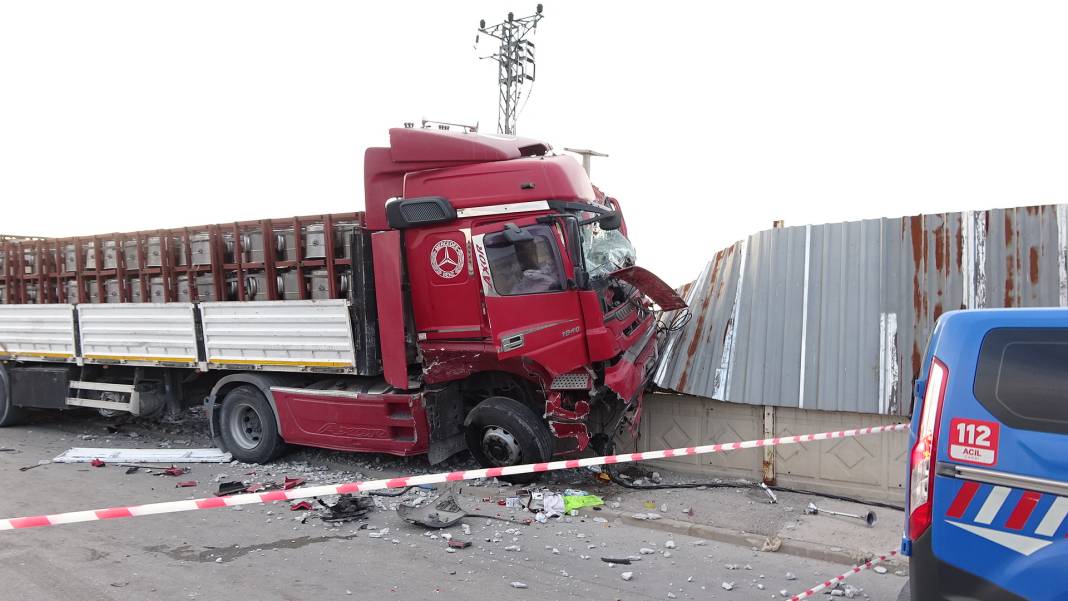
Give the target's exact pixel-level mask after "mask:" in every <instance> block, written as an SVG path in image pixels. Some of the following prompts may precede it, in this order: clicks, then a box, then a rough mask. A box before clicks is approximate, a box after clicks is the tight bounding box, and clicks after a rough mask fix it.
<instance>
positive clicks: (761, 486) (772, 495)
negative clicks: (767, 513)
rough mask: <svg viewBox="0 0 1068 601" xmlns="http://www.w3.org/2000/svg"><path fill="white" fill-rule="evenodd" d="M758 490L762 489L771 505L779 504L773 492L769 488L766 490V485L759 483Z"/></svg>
mask: <svg viewBox="0 0 1068 601" xmlns="http://www.w3.org/2000/svg"><path fill="white" fill-rule="evenodd" d="M760 488H761V489H763V490H764V492H765V493H767V495H768V497H770V498H771V502H772V503H778V502H779V497H776V496H775V491H773V490H771V489H770V488H768V485H767V484H764V483H763V482H761V483H760Z"/></svg>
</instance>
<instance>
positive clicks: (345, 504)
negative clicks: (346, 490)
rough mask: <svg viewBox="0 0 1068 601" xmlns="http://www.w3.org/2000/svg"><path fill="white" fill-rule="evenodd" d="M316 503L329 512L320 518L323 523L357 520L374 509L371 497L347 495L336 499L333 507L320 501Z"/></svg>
mask: <svg viewBox="0 0 1068 601" xmlns="http://www.w3.org/2000/svg"><path fill="white" fill-rule="evenodd" d="M316 501H318V503H319V504H320V505H322V506H323V507H325V508H326V509H327V510H328V511H329V512H330V514H329V515H324V516H320V519H321V520H323V521H324V522H347V521H350V520H358V519H360V518H362V517H363V516H365V515H367V513H368V512H370V511H371V510H372V509H374V508H375V502H374V499H372V498H371V497H354V496H352V495H347V494H346V495H341V496H340V497H338V500H337V503H334V504H333V505H327V504H326V503H324V502H323V500H322V499H316Z"/></svg>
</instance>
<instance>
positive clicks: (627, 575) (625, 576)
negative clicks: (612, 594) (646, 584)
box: [619, 572, 634, 581]
mask: <svg viewBox="0 0 1068 601" xmlns="http://www.w3.org/2000/svg"><path fill="white" fill-rule="evenodd" d="M619 577H620V578H622V579H623V580H627V581H630V580H631V579H632V578H634V572H623V573H622V574H620V575H619Z"/></svg>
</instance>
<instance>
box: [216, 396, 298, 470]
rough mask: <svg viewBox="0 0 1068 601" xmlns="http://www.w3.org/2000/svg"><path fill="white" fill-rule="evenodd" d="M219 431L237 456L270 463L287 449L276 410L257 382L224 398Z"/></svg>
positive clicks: (231, 451)
mask: <svg viewBox="0 0 1068 601" xmlns="http://www.w3.org/2000/svg"><path fill="white" fill-rule="evenodd" d="M219 425H220V428H219V430H220V432H219V433H220V435H221V436H222V439H223V443H224V444H225V445H226V449H227V450H228V451H230V454H231V455H233V457H234V459H237V460H238V461H242V462H245V463H268V462H270V461H272V460H274V459H277V458H278V457H279V456H280V455H281V454H282V453H284V452H285V450H286V444H285V442H284V441H283V440H282V436H281V434H279V432H278V422H277V421H275V417H274V410H272V409H271V404H270V403H268V402H267V399H266V398H264V396H263V393H261V392H260V391H259V390H257V389H256V387H255V386H238V387H237V388H234V389H233V390H231V391H230V392H228V393H227V394H226V397H225V398H224V399H223V407H222V415H221V416H220V424H219Z"/></svg>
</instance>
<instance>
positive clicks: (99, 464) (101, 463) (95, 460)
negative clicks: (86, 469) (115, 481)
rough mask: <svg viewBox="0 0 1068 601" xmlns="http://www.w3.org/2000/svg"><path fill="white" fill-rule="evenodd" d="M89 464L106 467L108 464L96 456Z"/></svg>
mask: <svg viewBox="0 0 1068 601" xmlns="http://www.w3.org/2000/svg"><path fill="white" fill-rule="evenodd" d="M89 465H91V466H93V467H104V466H105V465H107V464H106V463H104V462H103V461H101V460H100V459H96V458H94V459H93V460H92V461H90V462H89Z"/></svg>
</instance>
